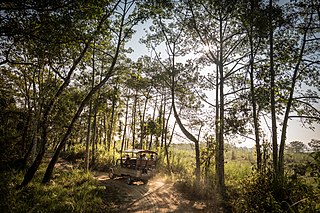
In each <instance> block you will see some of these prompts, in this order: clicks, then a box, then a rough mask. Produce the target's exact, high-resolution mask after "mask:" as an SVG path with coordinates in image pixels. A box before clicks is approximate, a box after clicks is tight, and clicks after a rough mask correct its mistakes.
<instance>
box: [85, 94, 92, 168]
mask: <svg viewBox="0 0 320 213" xmlns="http://www.w3.org/2000/svg"><path fill="white" fill-rule="evenodd" d="M91 117H92V100H90V104H89V115H88V129H87V137H86V155H85V171H86V172H89V165H90V138H91Z"/></svg>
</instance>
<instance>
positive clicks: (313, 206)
mask: <svg viewBox="0 0 320 213" xmlns="http://www.w3.org/2000/svg"><path fill="white" fill-rule="evenodd" d="M233 193H234V194H233V196H234V201H233V208H234V212H317V211H319V210H320V205H319V204H318V203H320V202H319V201H320V199H319V197H318V196H317V193H319V192H317V189H316V188H314V187H313V186H312V185H309V184H306V183H305V179H303V178H297V177H295V178H292V177H288V176H285V177H283V178H281V181H279V179H275V178H274V174H273V173H272V172H271V171H268V172H265V173H262V172H261V173H255V174H253V175H252V176H251V177H249V178H248V179H246V180H243V181H242V182H241V185H240V187H239V188H238V189H237V190H234V192H233Z"/></svg>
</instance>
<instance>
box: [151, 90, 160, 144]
mask: <svg viewBox="0 0 320 213" xmlns="http://www.w3.org/2000/svg"><path fill="white" fill-rule="evenodd" d="M157 104H158V96H156V101H155V104H154V108H153V113H152V121H154V119H155V118H156V109H157ZM152 139H153V134H152V133H151V135H150V142H149V150H151V148H152Z"/></svg>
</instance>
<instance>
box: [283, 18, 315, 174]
mask: <svg viewBox="0 0 320 213" xmlns="http://www.w3.org/2000/svg"><path fill="white" fill-rule="evenodd" d="M311 21H312V15H311V17H310V19H309V22H308V26H307V27H306V28H305V29H304V34H303V40H302V42H301V49H300V54H299V58H298V59H297V60H298V61H297V64H296V66H295V69H294V73H293V76H292V80H291V87H290V94H289V99H288V102H287V107H286V112H285V115H284V120H283V124H282V131H281V141H280V150H279V162H278V164H279V165H278V170H279V175H280V176H281V177H282V176H283V175H284V148H285V142H286V135H287V127H288V120H289V113H290V110H291V107H292V101H293V94H294V87H295V84H296V82H297V77H298V70H299V67H300V64H301V61H302V58H303V53H304V50H305V45H306V42H307V31H308V29H309V28H310V25H311Z"/></svg>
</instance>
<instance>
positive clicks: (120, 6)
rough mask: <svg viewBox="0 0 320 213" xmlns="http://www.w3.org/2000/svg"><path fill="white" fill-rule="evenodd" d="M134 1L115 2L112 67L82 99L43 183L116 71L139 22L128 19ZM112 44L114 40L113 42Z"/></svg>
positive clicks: (46, 180)
mask: <svg viewBox="0 0 320 213" xmlns="http://www.w3.org/2000/svg"><path fill="white" fill-rule="evenodd" d="M133 5H134V2H128V1H126V0H125V1H123V2H116V4H115V6H114V7H115V8H116V11H117V10H118V11H117V12H118V14H121V15H120V16H119V17H118V20H116V21H115V26H110V27H111V30H112V31H113V32H115V45H114V47H115V48H114V49H113V51H112V52H113V54H114V55H113V56H112V57H111V64H110V67H109V68H108V70H107V71H106V73H105V76H104V78H103V79H102V80H101V81H100V82H99V83H98V84H97V85H96V86H94V87H93V88H92V89H91V90H90V91H89V92H88V94H87V95H86V97H85V98H84V99H83V100H82V102H81V104H80V106H79V107H78V110H77V112H76V113H75V114H74V116H73V118H72V121H71V122H70V124H69V126H68V129H67V131H66V133H65V135H64V137H63V139H62V140H61V141H60V144H59V146H58V147H57V149H56V151H55V153H54V155H53V157H52V159H51V161H50V163H49V165H48V167H47V170H46V172H45V174H44V177H43V180H42V182H43V183H47V182H49V180H50V178H51V176H52V173H53V169H54V165H55V163H56V162H57V160H58V158H59V154H60V152H61V150H62V148H63V147H64V146H65V144H66V142H67V140H68V139H69V137H70V135H71V133H72V130H73V128H74V125H75V123H76V121H77V120H78V118H79V116H80V114H81V113H82V111H83V109H84V107H85V106H86V104H87V103H88V102H89V101H90V99H91V98H92V96H93V95H94V94H95V93H97V92H98V90H99V89H100V88H102V86H104V85H105V84H106V82H107V81H108V80H109V78H110V77H111V76H113V75H114V74H115V72H116V68H115V67H116V65H117V63H118V57H119V55H120V54H121V47H123V42H125V40H126V39H127V38H128V37H130V36H131V33H132V32H131V28H132V27H133V26H134V24H135V23H137V22H136V21H134V20H131V21H130V20H127V17H128V14H129V13H130V11H131V8H132V7H133ZM112 27H114V28H112ZM110 45H112V42H111V44H110Z"/></svg>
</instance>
